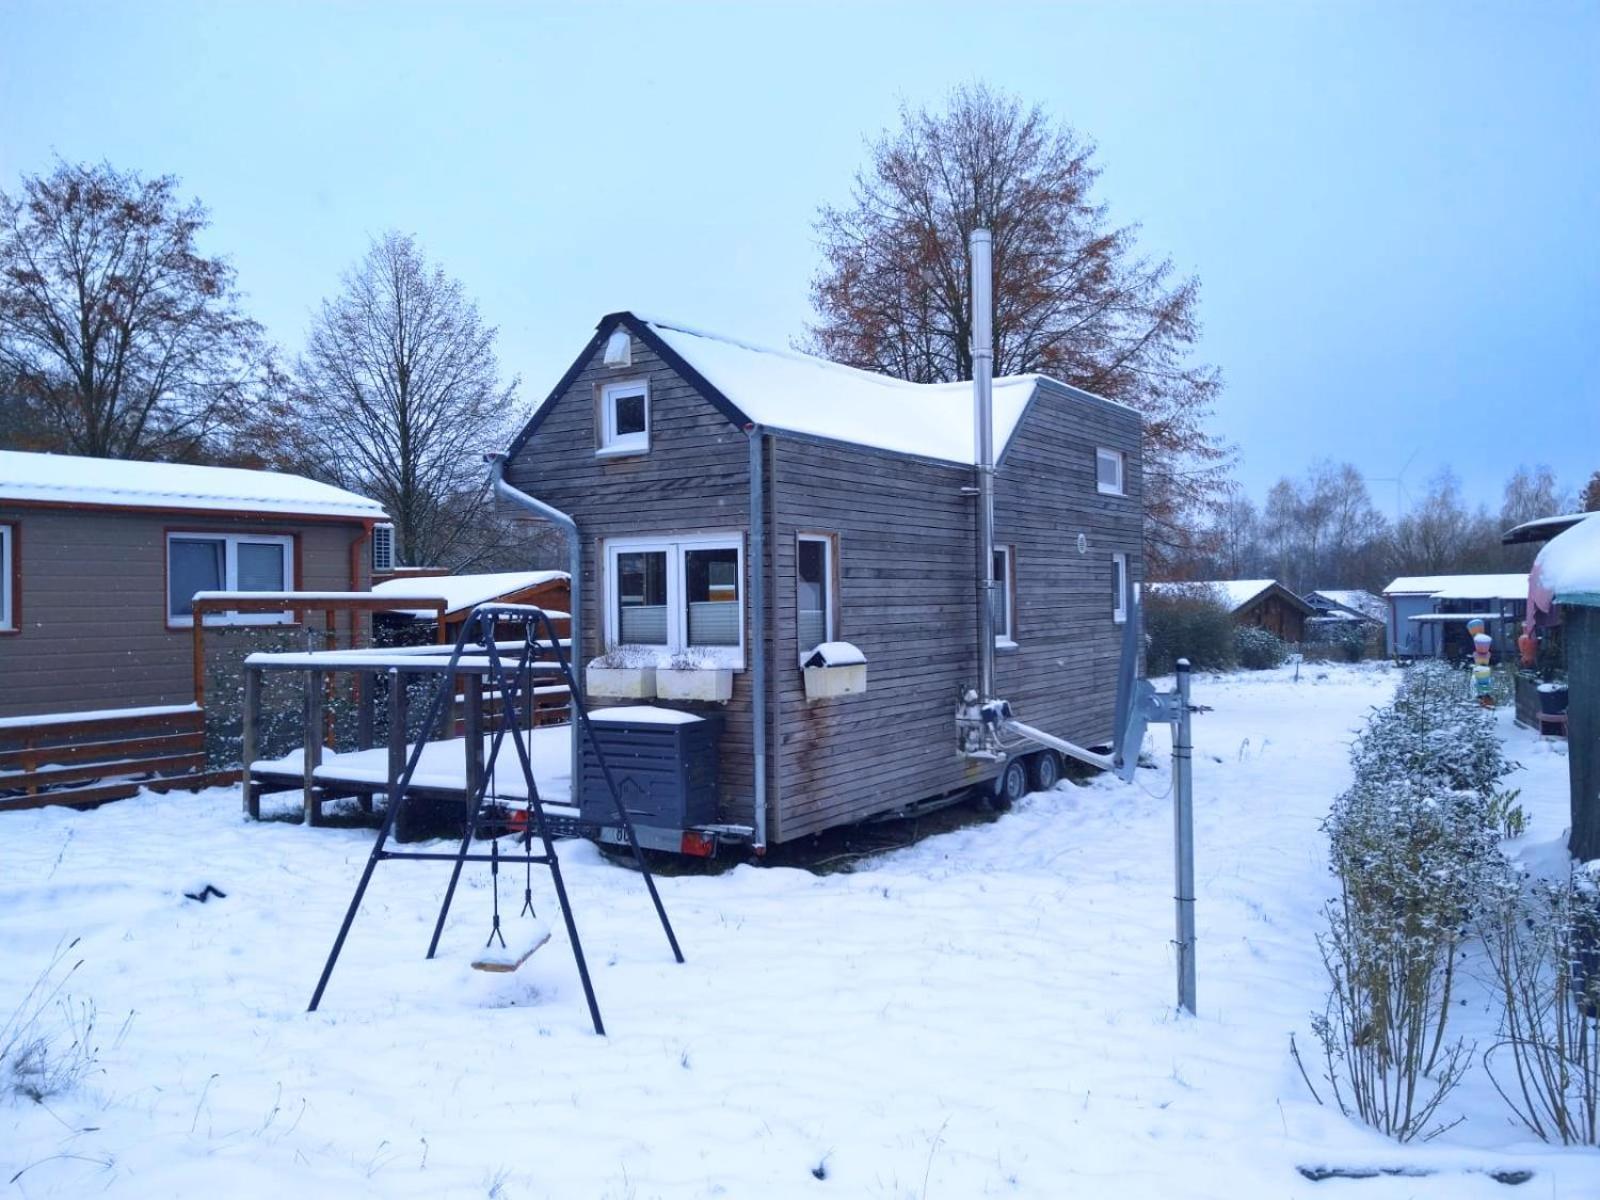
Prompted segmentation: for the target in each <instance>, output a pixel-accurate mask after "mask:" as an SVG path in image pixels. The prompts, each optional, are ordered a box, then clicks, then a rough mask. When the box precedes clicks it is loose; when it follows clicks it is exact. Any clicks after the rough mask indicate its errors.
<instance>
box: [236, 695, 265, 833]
mask: <svg viewBox="0 0 1600 1200" xmlns="http://www.w3.org/2000/svg"><path fill="white" fill-rule="evenodd" d="M242 720H243V724H242V728H241V730H240V737H239V758H240V760H241V761H240V763H239V767H240V774H239V781H240V783H241V784H242V785H243V788H244V814H245V816H247V817H249V818H250V819H251V820H253V821H259V820H260V819H261V797H260V796H259V795H257V794H256V784H255V780H254V779H252V778H251V776H250V764H251V763H253V762H255V760H256V736H257V734H256V730H257V728H258V723H259V722H260V720H261V670H260V668H258V667H251V666H246V667H245V669H244V715H243V719H242Z"/></svg>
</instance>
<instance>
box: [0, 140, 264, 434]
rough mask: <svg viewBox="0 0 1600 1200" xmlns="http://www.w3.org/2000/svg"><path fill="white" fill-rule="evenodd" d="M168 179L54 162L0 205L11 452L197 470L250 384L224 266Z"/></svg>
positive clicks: (252, 333) (243, 331) (2, 356)
mask: <svg viewBox="0 0 1600 1200" xmlns="http://www.w3.org/2000/svg"><path fill="white" fill-rule="evenodd" d="M205 227H206V212H205V209H204V208H203V207H201V205H200V204H199V202H198V201H189V202H187V203H185V202H184V201H182V200H180V198H179V196H178V181H177V180H176V179H174V178H172V177H171V176H163V177H161V178H159V179H153V180H145V179H142V178H140V176H139V175H137V174H136V173H133V172H122V171H118V170H116V169H114V168H113V167H111V166H109V165H106V164H98V165H74V164H69V163H58V164H57V165H56V167H55V169H54V170H53V171H51V172H50V173H49V174H48V175H32V176H24V177H23V180H22V187H21V190H20V191H19V192H18V193H17V194H15V195H8V194H6V193H4V192H0V378H7V379H8V383H7V392H8V400H7V407H8V408H10V409H12V410H13V411H12V412H11V414H10V419H8V420H7V421H6V422H5V424H6V426H7V427H8V428H9V429H11V430H12V435H11V436H13V437H15V439H16V442H17V444H21V445H25V446H26V447H27V448H29V449H40V450H58V451H66V452H70V453H74V454H87V455H93V456H96V457H107V458H158V457H159V458H180V459H183V458H187V459H193V458H202V457H206V456H207V455H208V454H209V453H210V443H211V440H212V439H213V438H215V437H216V436H217V435H218V434H219V433H220V432H221V431H223V430H225V429H226V428H227V427H228V425H229V424H230V423H231V422H233V421H234V420H235V419H237V417H238V416H239V414H240V411H241V409H242V408H243V407H244V406H245V404H246V402H247V398H248V393H249V389H250V388H251V387H252V385H253V384H254V383H255V382H256V380H257V376H258V369H257V368H258V365H259V354H260V328H259V327H258V326H257V325H256V323H255V322H254V321H252V320H250V319H249V318H248V317H246V316H244V315H243V314H242V313H241V312H240V310H239V297H238V293H237V291H236V290H235V288H234V273H233V268H232V267H230V266H229V265H228V263H227V262H226V261H225V260H223V259H220V258H208V257H206V256H205V255H203V254H202V253H200V250H199V248H198V247H197V245H196V239H197V237H198V235H199V234H200V233H201V232H202V231H203V230H204V229H205Z"/></svg>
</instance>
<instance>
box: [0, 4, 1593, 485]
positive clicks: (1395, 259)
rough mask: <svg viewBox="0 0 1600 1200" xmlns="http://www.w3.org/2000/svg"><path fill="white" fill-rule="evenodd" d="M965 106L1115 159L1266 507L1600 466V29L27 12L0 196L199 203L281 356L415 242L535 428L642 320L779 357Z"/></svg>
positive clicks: (1226, 429)
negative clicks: (1188, 282)
mask: <svg viewBox="0 0 1600 1200" xmlns="http://www.w3.org/2000/svg"><path fill="white" fill-rule="evenodd" d="M975 79H982V80H986V81H988V82H990V83H992V84H994V85H996V86H999V87H1003V88H1006V89H1009V90H1011V91H1013V92H1015V93H1017V94H1018V95H1020V96H1022V97H1024V98H1025V99H1028V100H1037V101H1039V102H1040V103H1042V104H1044V105H1046V106H1047V107H1048V108H1049V109H1050V111H1051V112H1052V113H1054V114H1056V115H1058V116H1059V117H1060V118H1062V119H1063V120H1065V121H1068V122H1070V123H1071V124H1072V125H1074V126H1075V127H1076V128H1077V129H1079V130H1080V131H1081V132H1082V133H1084V134H1086V135H1088V136H1089V137H1091V138H1093V139H1094V140H1095V141H1096V142H1097V143H1098V145H1099V163H1100V166H1101V167H1102V168H1103V171H1104V174H1103V177H1102V180H1101V196H1102V198H1103V199H1104V200H1106V201H1107V202H1108V203H1109V204H1110V206H1111V210H1112V214H1113V216H1114V217H1115V219H1116V220H1118V221H1121V222H1137V223H1139V224H1140V225H1142V227H1143V232H1142V244H1143V246H1144V248H1145V249H1146V250H1148V251H1150V252H1152V253H1156V254H1160V255H1170V256H1171V257H1172V259H1173V261H1174V263H1175V265H1176V266H1177V267H1178V268H1179V269H1180V270H1181V271H1183V272H1194V273H1196V274H1198V275H1199V277H1200V279H1201V281H1202V301H1201V315H1202V318H1203V320H1204V322H1205V332H1204V337H1203V341H1202V343H1201V346H1200V351H1201V354H1202V355H1203V356H1204V357H1205V358H1206V359H1208V360H1210V361H1212V362H1215V363H1216V364H1218V365H1219V366H1221V368H1222V369H1223V372H1224V374H1225V377H1226V381H1227V386H1226V390H1225V392H1224V393H1223V396H1222V400H1221V403H1220V405H1219V409H1218V414H1217V426H1218V428H1219V429H1220V431H1221V432H1222V433H1223V434H1224V435H1225V436H1226V437H1227V438H1228V439H1230V440H1231V441H1233V442H1235V443H1236V444H1237V445H1238V448H1239V452H1240V462H1239V469H1238V474H1239V478H1240V480H1241V481H1242V482H1243V483H1244V484H1245V486H1246V487H1247V488H1248V489H1249V490H1250V491H1251V492H1252V493H1253V494H1255V495H1256V496H1257V497H1258V498H1259V497H1260V495H1261V493H1262V492H1263V491H1264V490H1265V488H1266V486H1267V485H1268V484H1270V482H1271V481H1272V480H1273V479H1275V478H1276V477H1277V476H1278V475H1280V474H1282V473H1285V472H1292V473H1298V472H1299V471H1301V470H1302V469H1303V468H1304V467H1305V466H1306V464H1308V463H1309V462H1310V461H1311V460H1312V459H1314V458H1318V457H1321V456H1330V457H1333V458H1335V459H1348V460H1350V461H1352V462H1354V463H1356V464H1357V465H1358V466H1359V467H1361V468H1362V469H1363V470H1364V471H1365V472H1367V474H1368V475H1369V476H1370V477H1372V478H1374V479H1378V478H1382V477H1392V476H1394V475H1395V474H1396V472H1397V471H1398V470H1399V468H1401V467H1402V465H1404V464H1405V463H1406V462H1407V460H1408V459H1410V460H1411V464H1410V467H1409V469H1408V470H1407V473H1406V484H1407V485H1408V487H1409V488H1410V489H1411V490H1412V491H1414V492H1415V491H1420V490H1421V489H1422V487H1423V486H1424V485H1425V482H1426V479H1427V477H1428V476H1429V475H1430V474H1431V473H1432V472H1433V471H1434V470H1436V469H1437V468H1439V467H1441V466H1445V465H1449V466H1451V467H1452V468H1454V469H1455V470H1456V472H1457V473H1458V474H1459V475H1460V476H1461V478H1462V480H1463V482H1464V484H1465V488H1466V491H1467V493H1468V496H1469V498H1471V499H1474V500H1477V499H1482V500H1485V501H1488V502H1489V503H1490V506H1491V507H1497V506H1498V503H1499V494H1500V487H1501V484H1502V483H1503V481H1504V479H1505V477H1506V475H1508V474H1509V473H1510V471H1511V470H1512V468H1513V467H1515V466H1516V464H1517V463H1519V462H1527V463H1535V462H1547V463H1549V464H1550V465H1552V466H1553V467H1554V468H1555V469H1556V471H1557V473H1558V475H1559V477H1560V479H1561V481H1562V482H1563V483H1564V484H1566V485H1568V486H1575V485H1577V484H1578V483H1580V482H1581V481H1582V479H1584V478H1587V476H1588V474H1589V472H1591V471H1594V470H1596V469H1600V3H1597V2H1596V0H1589V2H1588V3H1579V4H1574V3H1545V4H1538V5H1528V4H1506V3H1501V4H1494V5H1475V4H1461V3H1448V4H1439V5H1432V4H1426V5H1425V4H1402V3H1385V4H1373V5H1357V4H1345V3H1328V4H1305V3H1287V2H1284V3H1267V4H1242V3H1237V4H1217V5H1211V4H1198V3H1192V4H1191V3H1183V4H1143V3H1136V2H1130V3H1104V4H1098V3H1083V4H1005V3H997V2H992V0H991V2H987V3H970V2H969V3H964V4H945V3H936V2H933V0H919V2H917V3H912V4H888V3H884V4H873V3H857V4H849V5H840V6H827V5H820V4H818V5H783V4H762V3H756V2H753V0H752V2H748V3H738V4H735V3H726V4H668V3H651V4H639V5H623V4H605V5H602V4H590V5H583V6H581V7H578V6H566V5H547V4H531V3H530V4H522V5H511V4H448V5H447V4H428V5H420V4H419V5H406V4H400V3H392V2H386V3H367V4H357V3H344V4H326V5H312V4H289V3H265V2H263V3H258V4H252V5H246V4H221V3H177V2H166V3H159V2H148V0H140V2H139V3H123V4H83V3H73V2H66V0H49V2H44V3H34V2H22V0H0V187H5V188H7V189H9V188H11V187H14V186H15V183H16V180H17V177H18V175H19V174H20V173H23V172H33V171H41V170H45V169H47V168H48V167H49V165H50V162H51V158H52V155H56V154H59V155H61V156H63V157H65V158H68V159H101V158H104V159H107V160H109V161H111V162H113V163H115V164H117V165H119V166H122V167H133V168H137V169H139V170H141V171H143V172H145V173H147V174H159V173H167V172H170V173H173V174H176V175H178V176H180V177H181V178H182V180H183V182H184V184H185V186H186V189H187V190H188V192H190V193H191V194H193V195H197V196H199V197H200V198H201V199H202V200H203V201H204V202H205V203H206V204H207V205H208V206H209V207H210V209H211V211H212V215H213V226H212V229H211V230H210V232H209V234H208V236H207V246H208V248H209V249H211V250H214V251H218V252H223V253H226V254H228V255H229V256H231V258H232V260H233V262H234V264H235V265H236V266H237V268H238V272H239V281H240V284H241V286H242V288H243V289H244V290H245V291H246V292H247V294H248V304H249V307H250V309H251V311H252V312H253V313H254V314H255V315H256V316H257V317H258V318H259V319H260V320H261V321H262V322H263V323H264V324H265V325H266V326H267V328H268V330H269V332H270V334H271V335H272V336H273V338H274V339H275V340H277V341H278V342H279V343H280V344H282V345H283V346H285V347H286V348H287V349H289V350H290V351H291V352H292V351H293V350H294V349H296V348H297V347H298V346H299V344H300V342H301V340H302V338H303V335H304V331H305V328H306V324H307V321H308V318H309V316H310V314H311V311H312V310H313V308H314V306H315V305H316V304H317V303H318V302H319V301H320V299H321V298H322V297H323V296H324V295H326V294H328V293H330V292H331V291H332V290H334V289H335V287H336V286H337V280H338V276H339V273H340V271H341V270H343V269H344V268H345V267H346V266H347V265H348V264H349V263H350V262H351V261H352V260H354V259H355V258H356V257H358V256H359V255H360V254H361V253H362V251H363V250H364V249H365V246H366V243H367V239H368V238H369V237H370V236H371V235H374V234H377V233H379V232H381V231H383V230H384V229H387V228H396V229H400V230H403V231H408V232H412V233H415V234H416V235H417V236H418V237H419V238H420V240H421V242H422V243H423V245H424V246H425V247H426V249H427V250H428V252H429V253H430V254H431V255H432V256H433V257H435V258H436V259H438V260H439V261H441V262H442V263H443V264H444V266H445V267H446V268H447V269H448V270H449V271H450V272H452V273H453V274H455V275H456V276H458V277H459V278H461V279H462V280H463V281H464V282H465V284H466V285H467V287H468V288H469V290H470V291H471V292H472V293H473V294H474V295H475V297H476V298H477V300H478V302H479V304H480V306H481V308H482V310H483V312H484V314H485V316H486V317H487V319H489V320H490V321H491V322H493V323H494V324H496V325H498V326H499V329H500V333H501V345H500V350H501V358H502V361H503V364H504V366H505V368H506V370H507V373H508V374H510V373H513V372H514V373H516V374H518V375H520V376H521V377H522V381H523V393H524V396H525V397H527V398H529V399H538V398H541V397H542V396H543V394H544V393H545V391H546V390H548V388H549V387H550V386H552V385H553V384H554V382H555V380H556V378H557V377H558V376H559V375H560V373H561V372H562V370H563V369H564V368H565V367H566V365H567V363H568V362H569V361H570V359H571V358H572V357H573V356H574V355H575V354H576V353H577V351H578V350H579V349H580V348H581V346H582V345H583V343H584V341H585V339H586V338H587V336H588V334H589V332H590V331H591V329H592V327H593V324H594V322H595V320H596V319H597V318H598V317H599V316H600V315H602V314H603V313H605V312H608V311H611V310H613V309H616V308H637V309H641V310H644V311H649V312H655V313H663V314H669V315H671V316H673V317H675V318H677V319H679V320H683V321H689V322H693V323H695V324H697V325H700V326H702V327H707V328H712V329H716V330H718V331H723V332H727V333H731V334H737V335H741V336H743V337H745V338H748V339H751V340H756V341H765V342H769V343H773V344H777V345H783V344H787V342H788V340H789V338H790V337H792V336H793V335H795V334H797V333H799V332H800V331H801V328H802V326H803V323H804V322H805V321H806V319H807V317H808V314H809V308H808V304H807V282H808V280H809V278H810V277H811V275H812V273H813V271H814V270H815V267H816V263H817V251H816V245H815V239H814V234H813V231H812V228H811V223H812V220H813V218H814V215H815V211H816V207H817V205H818V204H819V203H820V202H824V201H830V200H831V201H839V200H843V199H844V198H846V197H847V195H848V189H849V184H850V177H851V174H852V172H853V170H854V169H855V168H856V166H857V165H858V164H859V163H860V162H861V161H862V158H863V145H864V141H865V139H866V138H867V137H869V136H870V135H873V134H875V133H877V132H878V131H880V130H881V129H883V128H884V127H885V126H886V125H890V124H892V123H893V122H894V121H895V119H896V112H897V108H898V106H899V104H900V103H901V102H902V101H906V102H909V103H911V104H913V105H921V104H925V103H936V102H938V101H939V100H940V99H941V98H942V97H943V96H944V94H945V93H946V92H947V91H948V90H949V89H950V88H951V87H952V86H953V85H955V84H957V83H961V82H965V81H971V80H975ZM1413 455H1414V456H1415V457H1414V458H1413ZM1374 492H1375V498H1376V499H1378V500H1379V501H1380V502H1381V503H1382V504H1383V506H1384V507H1385V508H1386V509H1392V507H1393V505H1394V503H1395V498H1396V492H1395V485H1394V484H1392V483H1382V484H1375V485H1374Z"/></svg>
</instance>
